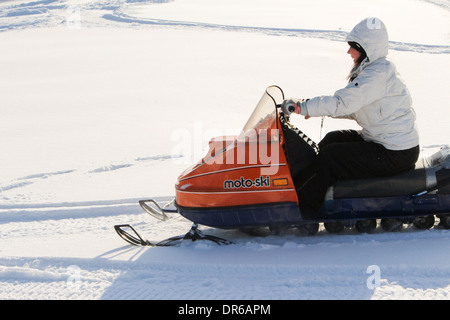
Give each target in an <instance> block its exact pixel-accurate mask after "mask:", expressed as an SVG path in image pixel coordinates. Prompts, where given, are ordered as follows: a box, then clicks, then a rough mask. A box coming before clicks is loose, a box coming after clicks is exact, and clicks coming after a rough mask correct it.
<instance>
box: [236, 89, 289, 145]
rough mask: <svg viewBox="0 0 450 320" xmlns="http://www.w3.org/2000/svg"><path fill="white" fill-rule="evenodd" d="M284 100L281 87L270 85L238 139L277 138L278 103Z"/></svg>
mask: <svg viewBox="0 0 450 320" xmlns="http://www.w3.org/2000/svg"><path fill="white" fill-rule="evenodd" d="M283 100H284V94H283V91H282V90H281V88H279V87H277V86H270V87H268V88H267V89H266V91H265V92H264V94H263V96H262V98H261V100H259V102H258V104H257V105H256V108H255V110H253V113H252V115H251V116H250V118H249V119H248V121H247V123H246V124H245V126H244V129H242V132H241V134H240V135H239V137H238V141H246V140H248V141H255V140H259V141H261V140H263V139H267V140H277V139H278V131H277V108H276V106H277V104H281V103H282V102H283Z"/></svg>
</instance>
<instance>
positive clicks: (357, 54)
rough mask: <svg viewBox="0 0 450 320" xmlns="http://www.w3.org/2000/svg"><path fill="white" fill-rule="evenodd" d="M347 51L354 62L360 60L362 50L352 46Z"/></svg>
mask: <svg viewBox="0 0 450 320" xmlns="http://www.w3.org/2000/svg"><path fill="white" fill-rule="evenodd" d="M347 53H348V54H349V55H350V56H351V57H352V59H353V62H354V63H356V61H358V59H359V57H360V56H361V52H359V51H358V50H356V49H354V48H352V47H350V48H349V49H348V51H347Z"/></svg>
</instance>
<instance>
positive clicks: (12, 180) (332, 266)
mask: <svg viewBox="0 0 450 320" xmlns="http://www.w3.org/2000/svg"><path fill="white" fill-rule="evenodd" d="M367 16H377V17H379V18H381V19H382V20H383V21H384V22H385V24H386V26H387V28H388V31H389V34H390V40H391V50H390V57H391V59H392V60H393V61H394V62H395V63H396V65H397V68H398V70H399V72H400V73H401V75H402V76H403V78H404V79H405V81H406V83H407V85H408V87H409V89H410V91H411V93H412V95H413V99H414V108H415V110H416V112H417V116H418V125H419V128H420V133H421V150H422V153H423V154H424V155H426V154H430V153H432V152H434V151H436V150H438V149H439V148H440V147H441V146H443V145H445V144H448V143H450V139H449V138H450V127H449V125H448V122H449V118H450V117H449V116H450V104H449V101H450V91H449V90H448V89H449V84H450V73H449V72H448V71H449V70H450V1H448V0H429V1H420V0H396V1H391V0H373V1H362V0H358V1H356V0H343V1H333V0H304V1H295V0H277V1H276V0H245V1H237V0H174V1H169V0H167V1H164V0H159V1H158V0H153V1H152V0H149V1H146V0H34V1H31V0H15V1H12V0H11V1H0V46H1V50H0V150H1V153H0V168H1V169H0V299H187V300H190V299H277V300H278V299H449V298H450V267H449V266H450V254H449V252H450V251H449V249H450V245H449V239H450V233H449V231H447V230H437V229H432V230H427V231H417V230H415V229H414V228H413V227H405V229H404V230H403V231H402V232H400V233H384V232H381V231H379V232H377V233H375V234H371V235H362V234H358V233H356V232H355V231H353V230H347V231H345V232H344V234H341V235H331V234H328V233H327V232H326V231H324V230H323V229H321V230H320V231H319V233H318V234H317V235H315V236H314V237H304V236H298V235H295V234H288V235H284V236H269V237H253V238H252V237H250V236H247V235H245V234H242V233H240V232H238V231H221V230H212V229H209V228H203V229H205V232H206V233H211V234H215V235H218V236H221V237H224V238H227V239H229V240H232V241H234V242H235V243H236V244H233V245H230V246H217V245H215V244H211V243H201V242H194V243H192V242H191V243H186V244H183V245H181V246H179V247H174V248H138V247H132V246H129V245H127V244H126V243H125V242H124V241H123V240H121V239H120V238H119V237H118V236H117V234H116V233H115V231H114V229H113V226H114V225H115V224H121V223H131V224H132V225H134V226H135V227H136V228H137V229H138V230H139V231H140V232H141V233H142V234H143V235H144V236H145V237H146V238H149V239H154V240H162V239H164V238H166V237H168V236H173V235H179V234H184V233H185V232H186V231H187V230H188V229H189V228H190V225H191V224H190V222H188V221H186V220H184V219H183V218H181V217H179V216H172V219H170V220H169V221H167V222H160V221H157V220H155V219H153V218H151V217H149V216H148V215H147V214H145V213H144V212H143V211H142V210H141V208H140V207H139V205H138V203H137V201H138V200H139V199H144V198H157V199H158V200H160V201H162V202H163V203H164V202H165V201H168V200H170V199H171V198H172V197H173V195H174V184H175V182H176V178H177V176H178V175H179V174H180V173H181V172H182V170H183V169H185V168H186V167H187V166H189V165H190V164H191V163H193V161H195V160H197V159H199V158H200V157H201V156H202V155H203V154H204V152H205V150H204V149H205V147H206V146H207V143H208V140H209V139H210V138H212V137H213V136H216V135H227V134H238V133H239V131H240V129H241V128H242V126H243V125H244V123H245V121H246V120H247V118H248V116H249V115H250V113H251V111H252V110H253V108H254V107H255V105H256V103H257V102H258V100H259V98H260V96H261V95H262V93H263V92H264V89H265V88H266V87H267V86H269V85H272V84H277V85H279V86H281V87H282V88H283V89H284V92H285V94H286V96H294V97H299V98H308V97H313V96H316V95H324V94H332V93H333V92H334V91H335V90H337V89H339V88H341V87H343V86H345V82H346V75H347V73H348V71H349V68H350V67H351V60H350V57H349V56H348V55H347V54H346V51H347V49H348V46H347V44H346V43H345V41H344V39H345V32H348V31H350V30H351V28H352V27H353V26H354V25H355V24H356V23H358V22H359V21H360V20H362V19H363V18H365V17H367ZM296 125H297V126H298V127H300V128H301V129H303V130H304V131H305V132H306V133H307V134H309V135H310V136H311V138H313V139H314V140H316V141H317V140H319V138H320V119H310V120H307V121H305V120H304V119H303V118H300V117H297V119H296ZM353 127H355V125H354V124H353V123H351V122H347V121H343V120H342V121H337V120H332V119H326V120H325V125H324V128H323V132H322V135H324V134H325V133H326V132H327V131H330V130H334V129H337V128H353ZM377 279H379V281H374V280H377Z"/></svg>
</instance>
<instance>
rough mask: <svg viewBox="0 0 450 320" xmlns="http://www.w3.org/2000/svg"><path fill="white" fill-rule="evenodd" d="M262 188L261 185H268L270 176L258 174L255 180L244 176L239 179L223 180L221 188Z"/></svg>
mask: <svg viewBox="0 0 450 320" xmlns="http://www.w3.org/2000/svg"><path fill="white" fill-rule="evenodd" d="M251 187H256V188H263V187H270V177H269V176H266V177H263V176H260V177H259V178H256V179H255V180H252V179H245V178H244V177H241V178H240V179H236V180H225V181H224V182H223V188H224V189H240V188H251Z"/></svg>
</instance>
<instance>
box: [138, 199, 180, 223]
mask: <svg viewBox="0 0 450 320" xmlns="http://www.w3.org/2000/svg"><path fill="white" fill-rule="evenodd" d="M174 201H175V199H173V200H172V201H171V202H169V203H168V204H166V205H164V206H163V207H161V206H160V205H159V204H158V203H157V202H156V201H155V200H153V199H149V200H139V205H140V206H141V208H142V209H144V211H145V212H147V213H148V214H149V215H151V216H152V217H154V218H156V219H158V220H161V221H166V220H167V219H169V217H168V216H167V215H166V213H176V212H178V210H177V209H167V208H168V207H169V206H171V205H172V204H173V203H174Z"/></svg>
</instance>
